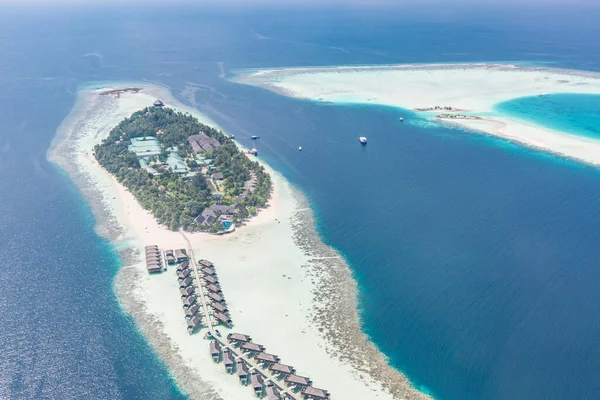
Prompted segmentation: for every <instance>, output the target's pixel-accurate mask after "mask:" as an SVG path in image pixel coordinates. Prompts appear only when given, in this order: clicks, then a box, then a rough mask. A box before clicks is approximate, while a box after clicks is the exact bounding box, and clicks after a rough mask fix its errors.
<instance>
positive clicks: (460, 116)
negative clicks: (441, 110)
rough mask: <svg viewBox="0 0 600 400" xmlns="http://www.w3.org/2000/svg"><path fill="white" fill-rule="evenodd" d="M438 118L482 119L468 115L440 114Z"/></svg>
mask: <svg viewBox="0 0 600 400" xmlns="http://www.w3.org/2000/svg"><path fill="white" fill-rule="evenodd" d="M436 117H437V118H440V119H481V117H479V116H477V115H466V114H438V115H436Z"/></svg>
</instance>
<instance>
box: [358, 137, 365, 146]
mask: <svg viewBox="0 0 600 400" xmlns="http://www.w3.org/2000/svg"><path fill="white" fill-rule="evenodd" d="M358 141H359V142H360V143H362V144H367V138H366V137H364V136H361V137H360V138H358Z"/></svg>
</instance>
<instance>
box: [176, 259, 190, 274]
mask: <svg viewBox="0 0 600 400" xmlns="http://www.w3.org/2000/svg"><path fill="white" fill-rule="evenodd" d="M189 267H190V263H189V262H188V261H184V262H182V263H181V264H179V265H178V266H177V269H176V270H175V271H177V272H181V271H183V270H184V269H188V268H189Z"/></svg>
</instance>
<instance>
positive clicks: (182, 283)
mask: <svg viewBox="0 0 600 400" xmlns="http://www.w3.org/2000/svg"><path fill="white" fill-rule="evenodd" d="M192 283H194V280H193V279H192V277H191V276H188V277H187V278H185V279H184V280H182V281H179V287H180V288H186V287H188V286H191V285H192Z"/></svg>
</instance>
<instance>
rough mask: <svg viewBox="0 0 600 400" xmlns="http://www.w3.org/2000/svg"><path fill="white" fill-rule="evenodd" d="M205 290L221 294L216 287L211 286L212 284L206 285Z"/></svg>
mask: <svg viewBox="0 0 600 400" xmlns="http://www.w3.org/2000/svg"><path fill="white" fill-rule="evenodd" d="M206 288H207V289H208V290H210V291H211V292H213V293H221V289H219V287H218V286H216V285H213V284H212V283H211V284H210V285H206Z"/></svg>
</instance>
